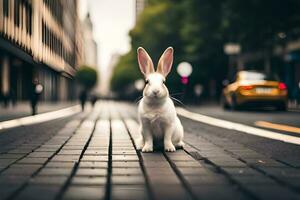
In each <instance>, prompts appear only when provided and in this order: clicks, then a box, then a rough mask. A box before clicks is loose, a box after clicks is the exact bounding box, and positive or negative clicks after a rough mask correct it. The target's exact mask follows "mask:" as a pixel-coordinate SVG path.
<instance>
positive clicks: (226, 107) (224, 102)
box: [221, 95, 230, 110]
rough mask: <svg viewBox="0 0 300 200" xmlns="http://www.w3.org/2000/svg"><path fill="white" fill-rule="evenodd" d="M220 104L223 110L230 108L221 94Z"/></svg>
mask: <svg viewBox="0 0 300 200" xmlns="http://www.w3.org/2000/svg"><path fill="white" fill-rule="evenodd" d="M221 105H222V107H223V109H224V110H228V109H229V108H230V107H229V105H228V103H227V101H226V98H225V97H224V95H222V97H221Z"/></svg>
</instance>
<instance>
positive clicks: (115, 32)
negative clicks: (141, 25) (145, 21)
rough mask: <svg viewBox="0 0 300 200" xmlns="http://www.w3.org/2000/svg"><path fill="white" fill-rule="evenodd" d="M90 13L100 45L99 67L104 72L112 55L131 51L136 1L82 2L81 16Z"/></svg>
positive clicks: (99, 0) (84, 0)
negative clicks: (130, 34) (130, 32)
mask: <svg viewBox="0 0 300 200" xmlns="http://www.w3.org/2000/svg"><path fill="white" fill-rule="evenodd" d="M87 11H89V12H90V15H91V20H92V22H93V25H94V38H95V40H96V42H97V44H98V65H99V66H98V67H99V68H100V71H103V70H105V69H106V68H107V66H108V65H109V61H110V58H111V55H112V54H114V53H119V54H124V53H126V52H128V51H129V50H130V38H129V36H128V33H129V31H130V30H131V29H132V28H133V26H134V24H135V1H134V0H80V3H79V15H80V18H81V19H84V17H85V16H86V13H87Z"/></svg>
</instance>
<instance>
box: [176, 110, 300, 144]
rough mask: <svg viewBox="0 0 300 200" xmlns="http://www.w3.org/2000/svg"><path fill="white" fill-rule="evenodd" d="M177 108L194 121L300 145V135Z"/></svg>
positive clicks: (180, 113) (178, 111) (181, 113)
mask: <svg viewBox="0 0 300 200" xmlns="http://www.w3.org/2000/svg"><path fill="white" fill-rule="evenodd" d="M176 110H177V113H178V114H179V115H181V116H183V117H185V118H188V119H191V120H194V121H198V122H202V123H205V124H209V125H212V126H217V127H220V128H225V129H229V130H236V131H239V132H243V133H247V134H250V135H256V136H260V137H264V138H269V139H273V140H279V141H283V142H287V143H291V144H297V145H300V137H295V136H291V135H285V134H281V133H278V132H273V131H268V130H264V129H260V128H255V127H252V126H248V125H244V124H239V123H236V122H230V121H226V120H222V119H217V118H214V117H209V116H206V115H202V114H198V113H194V112H190V111H188V110H186V109H184V108H179V107H178V108H176Z"/></svg>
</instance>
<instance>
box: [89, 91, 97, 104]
mask: <svg viewBox="0 0 300 200" xmlns="http://www.w3.org/2000/svg"><path fill="white" fill-rule="evenodd" d="M97 100H98V98H97V96H96V95H95V94H93V95H91V98H90V101H91V104H92V106H93V107H94V105H95V103H96V102H97Z"/></svg>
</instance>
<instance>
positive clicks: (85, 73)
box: [75, 66, 98, 90]
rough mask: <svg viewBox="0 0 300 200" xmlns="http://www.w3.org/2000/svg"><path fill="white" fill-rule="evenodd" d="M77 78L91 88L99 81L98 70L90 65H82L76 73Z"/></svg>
mask: <svg viewBox="0 0 300 200" xmlns="http://www.w3.org/2000/svg"><path fill="white" fill-rule="evenodd" d="M75 79H76V80H77V81H78V82H79V84H80V85H82V86H83V87H84V88H85V89H86V90H90V89H92V88H93V87H94V86H95V85H96V83H97V79H98V78H97V71H96V70H95V69H94V68H91V67H89V66H81V67H80V69H79V70H78V71H77V72H76V74H75Z"/></svg>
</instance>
